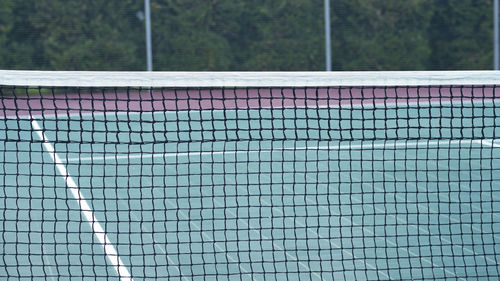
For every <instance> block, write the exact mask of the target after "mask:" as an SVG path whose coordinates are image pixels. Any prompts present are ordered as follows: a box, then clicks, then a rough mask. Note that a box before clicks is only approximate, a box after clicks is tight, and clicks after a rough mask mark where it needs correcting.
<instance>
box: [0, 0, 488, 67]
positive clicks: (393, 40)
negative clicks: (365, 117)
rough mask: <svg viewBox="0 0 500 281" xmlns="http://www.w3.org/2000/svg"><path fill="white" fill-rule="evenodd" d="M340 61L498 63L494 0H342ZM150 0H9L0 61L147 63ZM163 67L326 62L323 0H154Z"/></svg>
mask: <svg viewBox="0 0 500 281" xmlns="http://www.w3.org/2000/svg"><path fill="white" fill-rule="evenodd" d="M332 3H333V6H332V9H331V13H332V39H333V40H332V44H333V48H332V53H333V66H334V69H336V70H416V69H489V68H491V65H492V63H491V61H492V1H491V0H440V1H436V0H405V1H401V0H334V1H332ZM143 5H144V2H143V0H119V1H118V0H108V1H101V0H23V1H14V0H0V68H2V69H53V70H144V69H145V68H146V64H145V53H146V50H145V42H144V22H143V21H141V20H140V19H139V18H138V17H137V16H136V13H137V12H138V11H141V10H143V9H144V7H143ZM151 13H152V31H153V54H154V69H155V70H323V69H324V67H325V58H324V53H325V43H324V26H323V25H324V19H323V13H324V11H323V1H321V0H314V1H306V0H273V1H269V0H151Z"/></svg>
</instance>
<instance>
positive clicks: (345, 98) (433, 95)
mask: <svg viewBox="0 0 500 281" xmlns="http://www.w3.org/2000/svg"><path fill="white" fill-rule="evenodd" d="M58 91H59V92H61V91H66V92H64V93H56V94H53V93H52V94H51V93H48V94H46V93H44V94H34V95H33V94H30V95H28V94H19V93H16V94H15V95H14V94H11V95H9V94H8V92H7V94H6V90H5V89H4V95H3V96H2V97H1V98H0V117H16V116H19V117H22V116H45V115H47V116H48V115H68V114H69V115H73V114H74V115H78V114H87V113H92V112H94V113H95V112H100V113H113V112H154V111H186V110H223V109H226V110H231V109H242V110H245V109H262V108H276V109H280V108H319V107H332V108H335V107H350V106H361V107H362V106H364V105H366V106H373V105H381V106H383V105H394V104H395V105H401V106H405V105H410V104H420V103H422V104H425V103H433V104H434V103H435V104H436V105H437V106H439V103H448V102H457V103H460V102H472V101H478V102H480V101H492V100H496V99H498V98H500V89H498V88H495V87H493V86H461V87H459V86H456V87H454V86H446V87H354V88H353V87H330V88H284V89H283V88H281V89H280V88H262V89H257V88H251V89H220V88H219V89H176V90H172V89H164V90H158V89H154V90H147V89H141V90H139V89H130V90H128V91H127V90H126V89H122V88H116V89H115V88H105V89H101V90H100V91H99V90H96V89H92V88H82V89H80V90H75V89H63V88H61V89H59V90H58Z"/></svg>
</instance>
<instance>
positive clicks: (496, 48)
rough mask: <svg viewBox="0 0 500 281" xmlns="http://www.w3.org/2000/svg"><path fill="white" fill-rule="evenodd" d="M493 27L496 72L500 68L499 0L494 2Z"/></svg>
mask: <svg viewBox="0 0 500 281" xmlns="http://www.w3.org/2000/svg"><path fill="white" fill-rule="evenodd" d="M493 25H494V28H493V32H494V34H493V38H494V42H495V46H494V50H493V53H494V54H493V65H494V69H495V70H498V67H499V63H498V58H499V55H498V49H499V46H498V45H499V38H498V36H499V34H498V32H499V26H498V0H494V1H493Z"/></svg>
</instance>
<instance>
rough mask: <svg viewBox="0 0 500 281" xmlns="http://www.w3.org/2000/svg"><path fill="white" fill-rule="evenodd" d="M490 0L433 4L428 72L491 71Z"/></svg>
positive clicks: (464, 0)
mask: <svg viewBox="0 0 500 281" xmlns="http://www.w3.org/2000/svg"><path fill="white" fill-rule="evenodd" d="M492 11H493V4H492V1H491V0H448V1H436V3H435V12H434V15H433V18H432V26H433V29H432V30H430V34H429V38H430V40H431V48H432V56H431V61H430V65H429V68H431V69H491V68H492V61H493V59H492V58H493V52H492V38H493V13H492Z"/></svg>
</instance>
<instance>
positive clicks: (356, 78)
mask: <svg viewBox="0 0 500 281" xmlns="http://www.w3.org/2000/svg"><path fill="white" fill-rule="evenodd" d="M499 84H500V73H499V72H496V71H333V72H319V71H318V72H298V71H296V72H285V71H282V72H250V71H247V72H222V71H221V72H187V71H185V72H117V71H29V70H0V85H22V86H42V87H46V86H49V87H50V86H53V87H326V86H435V85H499Z"/></svg>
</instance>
